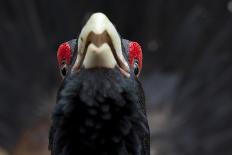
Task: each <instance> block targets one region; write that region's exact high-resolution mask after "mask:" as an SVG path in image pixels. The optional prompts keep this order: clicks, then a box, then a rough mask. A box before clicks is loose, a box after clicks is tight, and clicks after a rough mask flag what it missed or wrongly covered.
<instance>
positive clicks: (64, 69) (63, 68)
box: [60, 64, 68, 78]
mask: <svg viewBox="0 0 232 155" xmlns="http://www.w3.org/2000/svg"><path fill="white" fill-rule="evenodd" d="M67 73H68V65H67V64H63V65H62V66H61V67H60V74H61V76H62V78H65V76H66V75H67Z"/></svg>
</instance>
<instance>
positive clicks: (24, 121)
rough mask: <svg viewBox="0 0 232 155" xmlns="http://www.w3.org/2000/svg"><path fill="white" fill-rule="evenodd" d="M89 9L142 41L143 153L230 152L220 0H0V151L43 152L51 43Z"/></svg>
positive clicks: (230, 14)
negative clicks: (146, 130) (147, 139)
mask: <svg viewBox="0 0 232 155" xmlns="http://www.w3.org/2000/svg"><path fill="white" fill-rule="evenodd" d="M96 11H101V12H104V13H105V14H106V15H107V16H108V17H109V18H110V19H111V21H112V22H113V23H114V24H115V25H116V27H117V29H118V31H119V32H120V34H121V36H122V37H124V38H127V39H129V40H134V41H138V42H139V43H140V44H141V45H142V48H143V53H144V60H143V63H144V65H143V71H142V74H141V76H140V80H141V81H142V83H143V87H144V89H145V93H146V100H147V110H148V117H149V123H150V128H151V146H152V148H151V155H231V154H232V1H230V0H143V1H137V0H128V1H125V0H50V1H49V0H0V155H6V154H8V155H49V152H48V151H47V145H48V144H47V143H48V129H49V124H50V113H51V110H52V107H53V105H54V104H55V97H56V91H57V88H58V86H59V84H60V82H61V78H60V75H59V70H58V68H57V63H56V50H57V47H58V45H59V44H60V43H62V42H65V41H67V40H70V39H73V38H76V37H77V35H78V33H79V31H80V30H81V28H82V26H83V24H84V21H85V20H86V19H87V17H89V15H91V13H93V12H96Z"/></svg>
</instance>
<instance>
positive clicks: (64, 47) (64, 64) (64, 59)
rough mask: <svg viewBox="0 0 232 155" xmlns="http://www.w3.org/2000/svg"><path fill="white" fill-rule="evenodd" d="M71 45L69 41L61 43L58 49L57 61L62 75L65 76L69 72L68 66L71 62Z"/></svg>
mask: <svg viewBox="0 0 232 155" xmlns="http://www.w3.org/2000/svg"><path fill="white" fill-rule="evenodd" d="M71 55H72V52H71V47H70V45H69V43H68V42H65V43H63V44H61V45H60V46H59V48H58V51H57V61H58V64H59V68H60V73H61V76H62V77H63V78H64V77H65V76H66V75H67V73H68V66H69V64H70V62H71Z"/></svg>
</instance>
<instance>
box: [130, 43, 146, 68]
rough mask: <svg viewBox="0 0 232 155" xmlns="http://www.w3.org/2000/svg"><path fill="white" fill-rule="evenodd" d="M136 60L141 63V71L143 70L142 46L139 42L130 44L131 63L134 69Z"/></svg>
mask: <svg viewBox="0 0 232 155" xmlns="http://www.w3.org/2000/svg"><path fill="white" fill-rule="evenodd" d="M134 59H137V60H138V62H139V70H141V69H142V62H143V53H142V49H141V46H140V45H139V44H138V43H137V42H131V43H130V44H129V63H130V66H131V67H133V63H134Z"/></svg>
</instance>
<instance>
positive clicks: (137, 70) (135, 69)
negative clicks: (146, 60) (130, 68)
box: [134, 60, 139, 76]
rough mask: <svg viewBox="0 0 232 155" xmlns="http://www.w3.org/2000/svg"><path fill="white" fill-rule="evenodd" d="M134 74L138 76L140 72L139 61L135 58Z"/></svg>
mask: <svg viewBox="0 0 232 155" xmlns="http://www.w3.org/2000/svg"><path fill="white" fill-rule="evenodd" d="M134 74H135V75H136V76H137V75H138V74H139V62H138V60H134Z"/></svg>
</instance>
